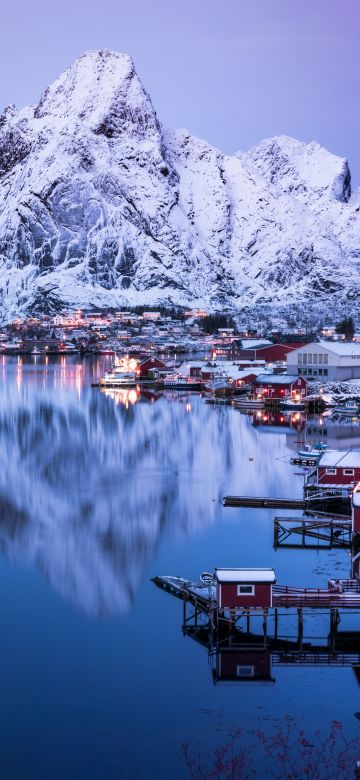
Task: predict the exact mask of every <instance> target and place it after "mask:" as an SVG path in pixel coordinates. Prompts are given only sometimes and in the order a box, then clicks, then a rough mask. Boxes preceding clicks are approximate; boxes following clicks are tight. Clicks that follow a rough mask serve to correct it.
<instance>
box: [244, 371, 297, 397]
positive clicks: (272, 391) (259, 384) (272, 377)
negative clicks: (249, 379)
mask: <svg viewBox="0 0 360 780" xmlns="http://www.w3.org/2000/svg"><path fill="white" fill-rule="evenodd" d="M254 388H255V392H256V393H257V395H261V396H263V398H278V399H279V400H282V399H285V398H292V399H294V400H298V401H300V400H301V399H303V398H305V397H306V394H307V381H306V379H304V377H303V376H293V375H290V374H259V376H257V377H256V379H255V382H254Z"/></svg>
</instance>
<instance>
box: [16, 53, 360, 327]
mask: <svg viewBox="0 0 360 780" xmlns="http://www.w3.org/2000/svg"><path fill="white" fill-rule="evenodd" d="M350 195H351V190H350V173H349V169H348V165H347V162H346V160H344V159H340V158H337V157H335V156H334V155H331V154H330V153H329V152H327V151H326V150H324V149H322V148H321V147H320V146H318V144H316V143H312V144H304V143H301V142H299V141H296V140H294V139H292V138H287V137H284V136H281V137H278V138H274V139H270V140H267V141H264V142H262V143H261V144H260V145H259V146H257V147H255V148H254V149H252V150H250V151H249V152H247V153H238V154H236V155H234V156H232V157H230V156H226V155H224V154H222V153H221V152H220V151H218V150H217V149H214V148H212V147H211V146H209V145H208V144H207V143H206V142H204V141H201V140H198V139H196V138H194V137H193V136H191V135H190V134H188V133H187V132H186V131H167V130H165V129H164V128H163V127H162V126H161V124H160V123H159V121H158V119H157V116H156V113H155V111H154V108H153V106H152V103H151V100H150V97H149V95H148V94H147V92H146V91H145V89H144V88H143V86H142V84H141V82H140V80H139V78H138V76H137V74H136V71H135V68H134V64H133V62H132V60H131V58H130V57H128V56H127V55H121V54H115V53H113V52H110V51H108V50H102V51H97V52H90V53H87V54H85V55H84V56H83V57H80V58H79V59H78V60H76V62H75V63H74V64H73V65H72V66H71V67H70V68H69V69H68V70H67V71H66V72H65V73H64V74H62V75H61V76H60V77H59V79H57V80H56V81H55V82H54V83H53V84H52V85H51V86H50V87H49V88H48V89H47V90H46V91H45V92H44V94H43V96H42V97H41V99H40V101H39V103H38V105H37V106H35V107H34V106H32V107H27V108H25V109H23V110H21V111H19V112H16V111H15V109H14V108H13V107H7V108H6V109H5V111H4V112H3V114H2V115H1V116H0V299H1V304H2V307H1V312H2V317H3V318H4V319H11V318H12V317H14V316H16V315H17V314H18V313H19V311H20V312H25V311H29V310H32V311H35V312H36V311H43V312H44V311H55V310H57V309H60V308H65V307H68V306H70V307H73V306H87V307H91V306H95V307H100V306H121V305H125V306H128V305H136V304H147V305H151V304H157V303H160V302H163V303H167V302H169V303H175V304H179V305H187V304H189V303H190V302H192V303H194V304H201V305H205V306H207V307H210V308H219V307H223V306H227V307H229V308H241V307H243V306H246V305H254V304H257V305H264V304H265V305H268V304H276V305H279V306H280V305H281V306H283V305H286V306H289V305H292V304H293V305H298V304H302V303H304V302H305V303H307V305H308V306H310V307H311V306H312V303H313V302H314V300H316V302H317V303H319V301H320V302H321V301H322V302H323V304H324V306H327V305H329V306H333V302H334V301H336V304H337V305H339V306H340V305H341V306H343V307H344V306H345V307H346V306H351V302H352V301H353V300H354V299H355V298H357V297H358V294H359V293H358V278H359V274H358V271H359V263H360V230H359V226H360V216H359V201H358V199H357V198H356V197H355V198H350ZM344 269H345V270H346V274H344Z"/></svg>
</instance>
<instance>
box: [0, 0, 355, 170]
mask: <svg viewBox="0 0 360 780" xmlns="http://www.w3.org/2000/svg"><path fill="white" fill-rule="evenodd" d="M359 19H360V0H166V2H165V0H126V1H125V2H124V0H100V2H94V0H60V2H55V3H54V2H50V0H31V2H29V0H18V2H16V3H15V2H9V0H5V2H4V3H3V4H2V9H1V47H0V64H1V73H2V78H1V82H0V106H1V108H2V107H3V106H4V105H6V104H8V103H15V104H16V105H17V107H21V106H23V105H25V104H27V103H31V102H35V101H37V100H38V98H39V96H40V94H41V92H42V90H43V89H44V88H45V86H46V85H47V84H48V83H50V82H51V81H52V80H53V79H54V78H55V77H56V76H57V75H58V74H59V73H60V72H61V71H63V70H64V69H65V68H66V67H67V66H68V65H69V64H71V62H72V61H73V60H74V59H75V58H76V57H77V56H78V55H80V54H82V53H83V52H84V51H86V50H88V49H99V48H103V47H107V48H111V49H114V50H115V51H120V52H127V53H128V54H131V55H132V57H133V58H134V60H135V64H136V66H137V71H138V74H139V76H140V78H141V80H142V81H143V83H144V85H145V86H146V88H147V89H148V91H149V92H150V95H151V97H152V100H153V103H154V105H155V108H156V110H157V113H158V116H159V118H160V120H161V121H162V122H163V123H164V124H166V125H168V126H170V127H186V128H187V129H188V130H189V131H191V132H192V133H193V134H195V135H197V136H199V137H202V138H206V139H207V140H208V141H210V142H211V143H212V144H214V145H215V146H217V147H219V148H221V149H222V150H224V151H225V152H228V153H231V152H235V151H237V150H239V149H243V150H245V149H248V148H250V147H251V146H253V145H254V144H256V143H257V142H258V141H260V140H261V139H262V138H267V137H270V136H273V135H279V134H287V135H292V136H295V137H296V138H299V139H302V140H305V141H311V140H314V139H315V140H317V141H319V143H321V144H322V145H323V146H325V147H326V148H328V149H329V150H330V151H332V152H334V153H336V154H339V155H342V156H346V157H348V159H349V162H350V167H351V171H352V175H353V183H354V184H356V185H359V184H360V151H359V111H358V101H359V94H360V88H359V87H360V62H359V60H360V56H359V33H360V29H359V27H360V25H359Z"/></svg>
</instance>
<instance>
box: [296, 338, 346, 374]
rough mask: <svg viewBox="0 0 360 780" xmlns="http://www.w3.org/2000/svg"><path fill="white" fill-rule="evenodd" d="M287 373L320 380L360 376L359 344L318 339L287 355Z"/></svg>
mask: <svg viewBox="0 0 360 780" xmlns="http://www.w3.org/2000/svg"><path fill="white" fill-rule="evenodd" d="M287 373H288V374H301V375H302V376H304V377H307V378H309V377H313V378H315V379H320V380H327V379H329V380H334V379H335V380H346V379H358V378H360V344H357V343H354V342H352V341H351V342H338V341H319V342H318V343H315V342H314V343H312V344H305V346H304V347H300V348H299V349H294V350H293V351H292V352H289V354H288V355H287Z"/></svg>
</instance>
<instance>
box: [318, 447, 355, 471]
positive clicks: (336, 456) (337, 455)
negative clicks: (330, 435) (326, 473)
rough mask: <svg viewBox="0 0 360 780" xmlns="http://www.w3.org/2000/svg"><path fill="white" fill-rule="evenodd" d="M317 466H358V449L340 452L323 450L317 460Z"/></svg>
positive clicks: (351, 467) (340, 467)
mask: <svg viewBox="0 0 360 780" xmlns="http://www.w3.org/2000/svg"><path fill="white" fill-rule="evenodd" d="M319 466H325V467H326V468H339V469H342V468H345V469H347V468H350V469H353V468H357V469H358V468H360V450H350V451H347V452H342V451H341V450H328V451H327V452H324V454H323V455H322V456H321V458H320V460H319Z"/></svg>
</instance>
